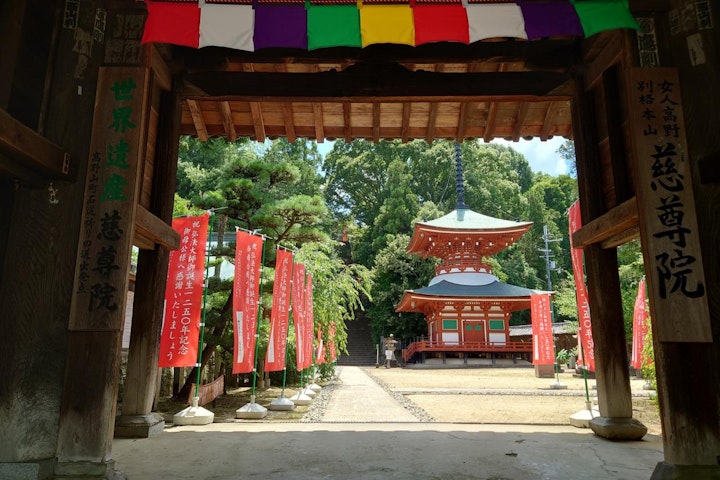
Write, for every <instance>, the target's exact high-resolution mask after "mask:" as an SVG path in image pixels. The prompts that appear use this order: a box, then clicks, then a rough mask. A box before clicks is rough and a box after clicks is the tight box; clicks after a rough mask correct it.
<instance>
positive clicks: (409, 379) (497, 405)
mask: <svg viewBox="0 0 720 480" xmlns="http://www.w3.org/2000/svg"><path fill="white" fill-rule="evenodd" d="M365 371H366V372H367V373H368V374H369V375H371V376H372V377H374V378H376V379H378V380H380V381H381V382H382V383H384V384H385V385H386V386H387V387H388V388H390V389H391V390H392V391H395V392H400V393H403V394H404V395H406V396H407V398H409V399H410V400H412V401H413V402H414V403H415V404H416V405H418V406H419V407H421V408H423V409H424V410H425V411H426V412H427V413H428V414H430V415H432V416H433V417H434V418H435V419H436V420H437V421H440V422H461V423H520V424H552V425H567V424H568V418H569V417H570V415H572V414H574V413H576V412H578V411H579V410H582V409H584V408H585V381H584V379H583V378H578V377H575V376H574V375H573V373H574V371H573V372H572V373H571V372H562V373H559V374H558V379H559V381H560V383H561V384H563V385H565V386H567V388H566V389H563V390H553V389H551V388H550V385H551V384H552V383H555V381H556V379H555V378H537V377H535V370H534V369H533V368H465V369H432V370H425V369H422V370H421V369H418V370H415V369H407V368H390V369H385V368H378V369H376V368H367V369H365ZM644 384H645V381H644V380H642V379H635V378H633V377H631V379H630V388H631V391H632V392H633V394H634V395H633V397H632V402H633V416H634V417H635V418H636V419H638V420H640V421H641V422H642V423H643V424H645V426H646V427H647V428H648V433H651V434H655V435H659V434H660V433H661V427H660V415H659V411H658V406H657V402H656V401H653V400H651V399H649V398H648V396H647V393H648V392H647V391H646V390H643V385H644ZM587 385H588V393H589V396H590V400H591V402H592V404H593V405H594V406H597V392H596V390H595V388H594V387H595V385H596V382H595V380H594V379H588V380H587ZM638 395H642V396H638Z"/></svg>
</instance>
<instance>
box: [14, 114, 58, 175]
mask: <svg viewBox="0 0 720 480" xmlns="http://www.w3.org/2000/svg"><path fill="white" fill-rule="evenodd" d="M0 153H2V155H0V170H5V171H12V170H17V165H4V164H5V163H6V162H7V163H17V164H20V166H21V169H20V170H25V169H28V170H30V171H35V172H37V173H40V174H41V175H42V176H45V177H47V178H52V179H68V178H69V177H70V175H69V174H70V154H68V153H66V152H64V151H63V150H62V148H60V147H59V146H57V145H55V144H54V143H52V142H51V141H50V140H48V139H46V138H45V137H43V136H42V135H40V134H39V133H37V132H36V131H35V130H33V129H31V128H28V127H26V126H25V125H23V124H22V123H20V122H19V121H17V120H15V118H14V117H13V116H12V115H10V114H9V113H8V112H6V111H5V110H3V109H1V108H0ZM4 167H6V168H4ZM20 180H23V178H20Z"/></svg>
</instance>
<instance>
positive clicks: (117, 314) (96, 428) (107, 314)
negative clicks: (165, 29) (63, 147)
mask: <svg viewBox="0 0 720 480" xmlns="http://www.w3.org/2000/svg"><path fill="white" fill-rule="evenodd" d="M149 79H150V75H149V72H148V70H147V69H146V68H144V67H104V68H101V69H100V73H99V77H98V83H97V89H96V91H97V93H96V102H95V115H94V118H93V128H92V135H91V143H90V153H89V158H90V159H89V162H88V170H87V179H86V183H85V201H84V205H83V214H82V220H81V224H80V225H81V227H80V241H79V248H78V252H77V261H76V270H75V282H74V285H73V291H72V297H71V299H72V302H71V310H70V321H69V326H68V328H69V341H68V357H67V365H66V370H65V381H64V388H63V397H62V404H61V409H60V428H59V433H58V448H57V463H56V465H55V474H56V475H59V476H62V475H65V476H77V477H82V476H103V475H105V474H107V473H108V472H109V471H110V470H111V469H112V462H111V460H109V453H110V451H111V449H112V448H111V447H112V438H113V426H114V422H113V419H114V418H115V410H116V400H117V392H118V389H117V387H118V375H119V371H120V369H119V359H120V347H121V340H122V326H123V322H124V319H125V296H126V295H127V290H128V281H129V280H128V275H129V272H130V258H131V249H132V243H133V236H134V229H135V226H134V221H135V211H136V209H137V194H138V191H139V183H140V179H141V176H142V174H141V172H142V170H141V169H140V168H139V166H140V164H141V159H142V158H144V155H145V145H146V137H145V134H146V131H147V125H146V120H147V115H146V112H147V111H148V99H149V95H148V91H149Z"/></svg>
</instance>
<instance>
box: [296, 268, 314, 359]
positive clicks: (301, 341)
mask: <svg viewBox="0 0 720 480" xmlns="http://www.w3.org/2000/svg"><path fill="white" fill-rule="evenodd" d="M304 297H305V265H303V264H302V263H296V264H295V266H294V267H293V285H292V312H293V323H294V324H295V364H296V365H297V370H298V372H299V371H302V370H303V368H304V367H303V363H304V362H303V359H304V358H305V348H306V345H307V342H306V340H305V322H304V320H303V312H304V311H305V305H304V304H303V301H304ZM307 348H310V350H311V351H312V345H311V346H310V347H307Z"/></svg>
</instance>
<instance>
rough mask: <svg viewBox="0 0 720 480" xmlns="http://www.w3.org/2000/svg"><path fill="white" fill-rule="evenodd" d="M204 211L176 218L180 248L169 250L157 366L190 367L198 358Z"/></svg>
mask: <svg viewBox="0 0 720 480" xmlns="http://www.w3.org/2000/svg"><path fill="white" fill-rule="evenodd" d="M209 218H210V216H209V215H208V214H205V215H200V216H199V217H184V218H176V219H175V220H173V222H172V226H173V229H174V230H175V231H176V232H178V233H179V234H180V248H179V249H177V250H173V251H172V252H170V263H169V265H168V277H167V285H166V286H165V317H164V319H163V331H162V336H161V337H160V357H159V359H158V366H159V367H191V366H194V365H195V364H196V363H197V360H198V342H199V339H200V317H201V314H202V295H203V279H204V274H203V272H204V267H205V250H206V243H207V231H208V219H209Z"/></svg>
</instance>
